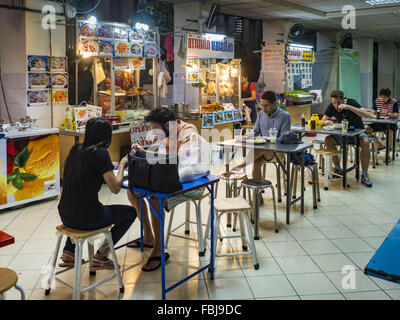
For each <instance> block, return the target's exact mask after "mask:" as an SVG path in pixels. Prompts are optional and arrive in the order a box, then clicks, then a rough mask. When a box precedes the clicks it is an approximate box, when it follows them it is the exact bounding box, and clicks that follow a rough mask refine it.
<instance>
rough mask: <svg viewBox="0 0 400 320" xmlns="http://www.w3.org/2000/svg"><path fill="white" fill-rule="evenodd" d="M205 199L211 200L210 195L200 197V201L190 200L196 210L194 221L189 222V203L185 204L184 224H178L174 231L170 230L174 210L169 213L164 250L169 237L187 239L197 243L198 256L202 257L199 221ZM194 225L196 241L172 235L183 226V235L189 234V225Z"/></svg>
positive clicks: (202, 241)
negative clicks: (195, 226) (202, 202)
mask: <svg viewBox="0 0 400 320" xmlns="http://www.w3.org/2000/svg"><path fill="white" fill-rule="evenodd" d="M206 198H211V195H210V193H208V192H207V193H205V194H203V195H202V196H201V198H200V199H196V200H194V199H191V200H190V201H191V202H193V204H194V206H195V208H196V221H195V222H194V221H190V201H187V202H186V219H185V222H183V223H182V224H180V225H179V226H177V227H176V228H175V229H173V230H171V227H172V220H173V218H174V214H175V210H172V212H171V216H170V218H169V222H168V230H167V237H166V239H165V248H167V247H168V242H169V237H170V236H172V237H176V238H182V239H188V240H192V241H197V242H198V246H199V256H200V257H203V256H204V254H205V251H206V250H205V246H204V238H203V224H202V221H201V201H202V200H204V199H206ZM190 223H192V224H195V225H197V239H195V238H190V237H186V236H181V235H178V234H174V233H173V232H174V231H176V230H178V229H179V228H181V227H182V226H183V225H185V234H190V228H189V224H190Z"/></svg>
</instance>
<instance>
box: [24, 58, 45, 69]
mask: <svg viewBox="0 0 400 320" xmlns="http://www.w3.org/2000/svg"><path fill="white" fill-rule="evenodd" d="M28 71H50V70H49V57H47V56H28Z"/></svg>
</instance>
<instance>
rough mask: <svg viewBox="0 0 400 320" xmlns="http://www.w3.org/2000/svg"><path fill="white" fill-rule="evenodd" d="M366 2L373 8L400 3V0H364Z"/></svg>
mask: <svg viewBox="0 0 400 320" xmlns="http://www.w3.org/2000/svg"><path fill="white" fill-rule="evenodd" d="M364 1H365V2H366V3H368V4H370V5H371V6H375V5H384V4H393V3H400V0H364Z"/></svg>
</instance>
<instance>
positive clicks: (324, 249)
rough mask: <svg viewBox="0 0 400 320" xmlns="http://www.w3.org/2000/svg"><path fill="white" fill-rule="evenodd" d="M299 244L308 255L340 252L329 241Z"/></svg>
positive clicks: (310, 241)
mask: <svg viewBox="0 0 400 320" xmlns="http://www.w3.org/2000/svg"><path fill="white" fill-rule="evenodd" d="M299 243H300V245H301V246H302V247H303V248H304V250H305V251H306V252H307V253H308V254H309V255H314V254H332V253H339V252H340V250H339V249H338V248H336V247H335V245H334V244H333V243H332V242H331V241H330V240H304V241H299Z"/></svg>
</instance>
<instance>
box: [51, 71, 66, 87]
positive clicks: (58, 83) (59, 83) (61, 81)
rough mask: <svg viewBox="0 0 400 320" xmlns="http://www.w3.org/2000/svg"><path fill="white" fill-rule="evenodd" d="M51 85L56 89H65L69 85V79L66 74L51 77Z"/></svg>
mask: <svg viewBox="0 0 400 320" xmlns="http://www.w3.org/2000/svg"><path fill="white" fill-rule="evenodd" d="M51 84H52V85H53V86H54V87H59V88H65V87H66V86H67V85H68V78H67V75H66V74H62V73H56V74H53V76H52V77H51Z"/></svg>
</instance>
